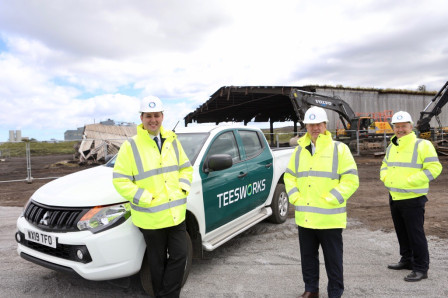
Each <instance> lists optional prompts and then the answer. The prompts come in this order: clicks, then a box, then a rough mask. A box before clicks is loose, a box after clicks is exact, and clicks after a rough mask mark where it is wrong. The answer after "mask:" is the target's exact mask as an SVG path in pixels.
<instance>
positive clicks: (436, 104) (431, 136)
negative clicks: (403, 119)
mask: <svg viewBox="0 0 448 298" xmlns="http://www.w3.org/2000/svg"><path fill="white" fill-rule="evenodd" d="M447 102H448V81H447V82H446V83H445V85H443V87H442V89H440V90H439V92H437V94H436V95H435V96H434V98H433V99H431V101H430V102H429V103H428V105H427V106H426V107H425V109H424V110H423V111H421V112H420V119H419V120H418V121H417V125H416V128H417V132H418V136H419V138H422V139H428V140H436V139H437V136H438V134H440V133H442V132H443V131H444V129H443V127H442V123H441V122H440V119H439V115H440V113H441V112H442V108H443V106H444V105H445V104H446V103H447ZM433 117H435V118H436V120H437V123H438V124H439V127H438V129H437V130H436V129H434V128H431V125H430V122H431V119H432V118H433Z"/></svg>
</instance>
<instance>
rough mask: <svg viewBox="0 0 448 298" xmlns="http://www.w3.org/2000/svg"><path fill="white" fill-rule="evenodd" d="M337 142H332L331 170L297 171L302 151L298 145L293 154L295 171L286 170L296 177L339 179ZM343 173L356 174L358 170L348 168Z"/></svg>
mask: <svg viewBox="0 0 448 298" xmlns="http://www.w3.org/2000/svg"><path fill="white" fill-rule="evenodd" d="M338 144H339V142H334V150H333V162H332V166H331V172H327V171H301V172H299V162H300V152H301V151H302V147H300V146H299V147H298V149H297V152H296V156H295V163H296V173H294V172H293V171H291V170H289V169H287V170H286V172H287V173H289V174H291V175H293V176H295V177H297V178H303V177H323V178H330V179H340V178H341V175H339V174H338V163H339V160H338ZM345 174H355V175H357V174H358V172H357V171H356V170H350V171H347V172H345V173H343V174H342V175H345Z"/></svg>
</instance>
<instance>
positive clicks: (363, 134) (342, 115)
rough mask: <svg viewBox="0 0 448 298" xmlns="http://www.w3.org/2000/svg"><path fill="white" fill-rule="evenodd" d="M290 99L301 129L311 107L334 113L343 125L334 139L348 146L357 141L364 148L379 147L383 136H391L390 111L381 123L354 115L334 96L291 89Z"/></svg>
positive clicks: (346, 105) (348, 106) (369, 116)
mask: <svg viewBox="0 0 448 298" xmlns="http://www.w3.org/2000/svg"><path fill="white" fill-rule="evenodd" d="M290 99H291V103H292V105H293V107H294V110H295V113H296V115H297V117H298V118H299V123H300V125H301V126H302V127H304V124H303V122H302V119H303V117H304V115H305V112H306V110H307V109H308V108H310V107H311V106H318V107H321V108H324V109H328V110H332V111H335V112H336V113H337V114H338V115H339V120H340V122H341V123H342V125H343V129H337V132H336V138H337V139H338V140H341V141H343V142H345V143H347V144H348V145H350V146H354V144H356V142H357V140H359V141H360V142H361V143H363V144H364V145H366V147H370V148H374V147H375V146H376V147H380V146H382V145H383V142H384V136H385V135H386V136H391V135H393V129H392V127H391V125H390V123H389V122H388V121H387V120H389V121H390V117H391V116H392V111H388V112H389V113H387V117H383V118H382V120H383V121H375V119H374V118H373V117H372V116H371V115H363V116H361V115H358V114H355V112H354V111H353V110H352V108H351V107H350V105H349V104H348V103H347V102H345V101H344V100H342V99H340V98H339V97H336V96H334V97H332V96H327V95H322V94H317V93H314V92H309V91H304V90H300V89H296V88H293V89H291V94H290ZM369 144H370V145H369Z"/></svg>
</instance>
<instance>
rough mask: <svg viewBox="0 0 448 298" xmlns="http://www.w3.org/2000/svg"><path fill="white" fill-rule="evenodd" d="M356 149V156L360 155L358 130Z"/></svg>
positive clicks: (357, 132) (357, 133)
mask: <svg viewBox="0 0 448 298" xmlns="http://www.w3.org/2000/svg"><path fill="white" fill-rule="evenodd" d="M356 151H357V152H358V156H360V155H361V153H360V152H359V130H357V131H356Z"/></svg>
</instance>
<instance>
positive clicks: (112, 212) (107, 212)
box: [77, 203, 131, 233]
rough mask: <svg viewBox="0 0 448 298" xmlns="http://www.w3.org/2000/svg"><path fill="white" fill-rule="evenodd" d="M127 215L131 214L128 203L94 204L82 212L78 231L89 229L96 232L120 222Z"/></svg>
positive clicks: (127, 216) (126, 217)
mask: <svg viewBox="0 0 448 298" xmlns="http://www.w3.org/2000/svg"><path fill="white" fill-rule="evenodd" d="M129 216H131V207H130V205H129V203H122V204H116V205H109V206H96V207H93V208H92V209H90V210H89V211H88V212H87V213H86V214H84V216H83V217H82V218H81V219H80V220H79V221H78V224H77V227H78V229H79V230H80V231H83V230H90V231H91V232H92V233H98V232H101V231H104V230H107V229H110V228H112V227H115V226H117V225H119V224H121V223H122V222H124V221H125V220H126V219H128V218H129Z"/></svg>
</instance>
